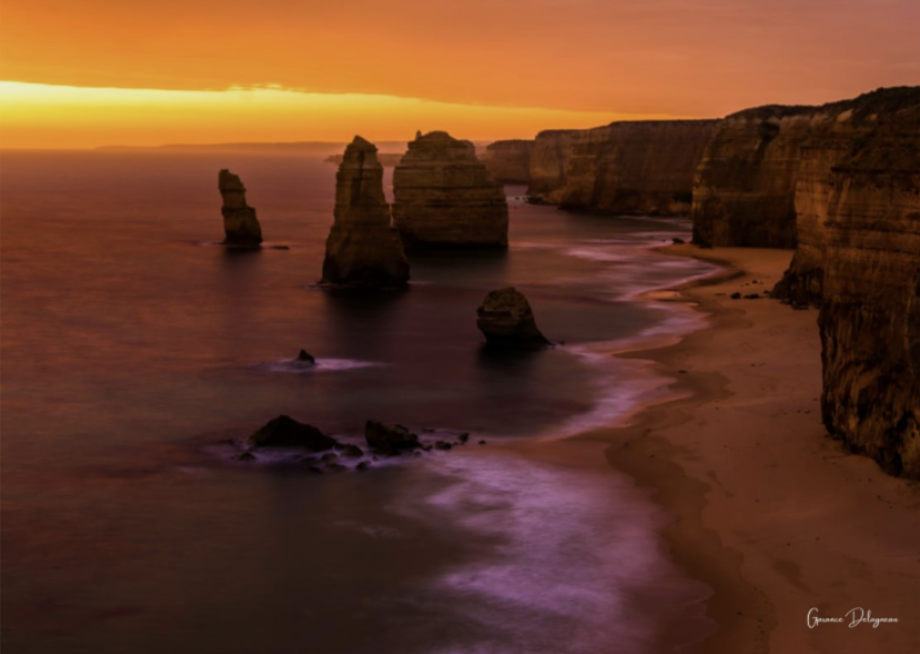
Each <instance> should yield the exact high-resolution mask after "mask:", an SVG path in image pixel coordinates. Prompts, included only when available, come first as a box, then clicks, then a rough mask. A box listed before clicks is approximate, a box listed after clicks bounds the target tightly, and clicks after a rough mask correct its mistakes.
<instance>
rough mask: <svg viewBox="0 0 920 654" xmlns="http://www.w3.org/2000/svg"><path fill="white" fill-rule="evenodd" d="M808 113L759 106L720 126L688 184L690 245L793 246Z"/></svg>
mask: <svg viewBox="0 0 920 654" xmlns="http://www.w3.org/2000/svg"><path fill="white" fill-rule="evenodd" d="M813 112H814V108H813V107H778V106H772V107H761V108H758V109H748V110H746V111H742V112H739V113H737V114H733V115H731V116H729V117H728V118H726V119H725V120H724V121H723V122H722V126H721V127H720V128H719V130H718V132H717V133H716V135H715V136H714V138H713V139H712V141H711V142H710V144H709V146H708V147H707V148H706V152H705V153H704V155H703V160H702V161H701V162H700V165H699V168H698V169H697V173H696V179H695V181H694V185H693V208H692V212H691V215H692V218H693V241H694V242H695V243H697V244H699V245H702V246H724V247H772V248H793V247H795V245H796V214H795V187H796V182H797V180H798V174H799V165H800V154H801V148H802V145H803V143H804V142H805V140H806V139H807V138H808V135H809V130H810V127H811V118H812V114H813Z"/></svg>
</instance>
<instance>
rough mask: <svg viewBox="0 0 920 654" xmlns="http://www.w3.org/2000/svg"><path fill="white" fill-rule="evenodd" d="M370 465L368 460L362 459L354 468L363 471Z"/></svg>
mask: <svg viewBox="0 0 920 654" xmlns="http://www.w3.org/2000/svg"><path fill="white" fill-rule="evenodd" d="M370 467H371V463H370V461H362V462H361V463H359V464H358V465H357V467H355V470H359V471H361V472H364V471H365V470H368V469H370Z"/></svg>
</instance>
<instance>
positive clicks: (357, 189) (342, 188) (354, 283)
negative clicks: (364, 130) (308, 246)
mask: <svg viewBox="0 0 920 654" xmlns="http://www.w3.org/2000/svg"><path fill="white" fill-rule="evenodd" d="M408 281H409V262H408V261H407V260H406V255H405V252H403V248H402V244H401V243H400V241H399V236H398V235H397V233H396V230H395V229H393V227H392V226H391V225H390V208H389V205H387V202H386V198H385V197H384V195H383V166H381V165H380V162H378V161H377V148H376V147H375V146H374V145H373V144H372V143H369V142H368V141H365V140H364V139H363V138H361V137H360V136H356V137H355V139H354V140H353V141H352V142H351V144H350V145H349V146H348V147H347V148H346V150H345V155H344V157H343V159H342V163H341V164H340V165H339V171H338V174H337V175H336V187H335V222H334V223H333V225H332V229H331V231H330V232H329V238H328V239H327V240H326V258H325V260H324V261H323V278H322V282H321V283H323V284H328V285H336V286H350V287H363V288H394V287H402V286H405V285H406V283H407V282H408Z"/></svg>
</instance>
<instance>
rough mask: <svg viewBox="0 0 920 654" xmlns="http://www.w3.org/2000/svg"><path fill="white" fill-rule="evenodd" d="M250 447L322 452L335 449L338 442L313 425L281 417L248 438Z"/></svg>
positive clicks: (288, 417)
mask: <svg viewBox="0 0 920 654" xmlns="http://www.w3.org/2000/svg"><path fill="white" fill-rule="evenodd" d="M248 442H249V446H250V447H253V448H255V447H302V448H305V449H307V450H310V451H311V452H323V451H325V450H330V449H332V448H333V447H337V446H338V445H339V442H338V441H336V440H335V439H334V438H332V437H331V436H326V435H325V434H324V433H323V432H321V431H320V430H319V429H317V428H316V427H314V426H313V425H308V424H304V423H302V422H297V421H296V420H294V419H293V418H291V417H290V416H285V415H281V416H278V417H277V418H274V419H273V420H270V421H269V422H268V423H267V424H266V425H265V426H264V427H262V428H261V429H260V430H259V431H257V432H256V433H254V434H253V435H252V436H250V437H249V441H248Z"/></svg>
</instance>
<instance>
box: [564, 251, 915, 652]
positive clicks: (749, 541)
mask: <svg viewBox="0 0 920 654" xmlns="http://www.w3.org/2000/svg"><path fill="white" fill-rule="evenodd" d="M666 251H667V252H668V253H669V254H683V255H686V256H696V257H701V258H705V259H708V260H712V261H718V262H720V263H723V264H725V265H727V268H726V270H725V271H724V272H723V273H720V275H719V276H718V277H717V278H713V279H709V280H707V281H704V282H697V283H695V284H690V285H688V286H686V287H684V288H681V289H678V292H677V293H674V294H670V296H669V294H668V293H659V294H657V295H656V298H657V299H659V300H665V301H668V300H670V301H685V302H692V303H695V304H697V306H698V308H699V309H700V310H701V311H703V312H704V313H706V314H708V316H709V319H710V323H711V326H710V327H709V328H707V329H704V330H702V331H698V332H695V333H693V334H691V335H689V336H688V337H686V338H684V339H683V340H682V341H680V342H679V343H677V344H672V345H669V346H666V347H663V348H658V349H653V350H644V351H638V352H631V353H628V354H624V355H621V356H627V357H636V358H641V359H650V360H653V361H654V362H655V363H656V371H657V372H658V373H660V374H663V375H668V376H671V377H673V378H674V379H676V380H677V381H676V382H675V383H674V384H673V386H672V389H671V390H673V391H674V393H675V396H674V397H675V398H677V399H672V400H670V401H667V402H664V403H658V404H655V405H653V406H649V407H646V408H645V409H644V410H643V411H641V412H639V413H638V414H636V415H635V416H634V418H633V419H632V421H631V423H630V424H629V425H628V426H625V427H619V428H614V427H612V428H610V429H606V430H597V431H593V432H590V433H586V434H583V435H581V436H579V437H578V440H581V441H585V440H589V441H606V442H608V443H610V445H609V447H608V448H607V450H606V455H607V460H608V462H609V463H610V465H611V466H613V467H615V468H616V469H618V470H621V471H623V472H626V473H627V474H629V475H630V476H632V477H633V478H634V479H635V480H637V482H638V483H639V485H640V486H641V487H644V488H646V489H648V490H649V491H650V492H651V493H652V496H653V498H654V499H655V500H656V501H657V502H658V503H659V504H661V505H662V506H663V507H665V508H666V509H667V511H668V512H669V513H670V514H671V515H672V517H673V521H672V522H671V523H670V524H669V525H668V526H667V527H666V529H665V539H666V542H667V543H668V546H669V548H670V551H671V554H672V556H673V557H674V559H675V560H676V561H677V562H678V563H679V564H680V566H681V567H682V568H683V569H684V570H685V571H687V572H688V573H689V574H690V576H691V577H693V578H695V579H699V580H702V581H704V582H705V583H706V584H708V585H709V586H710V587H711V588H712V589H713V595H712V597H711V598H709V599H708V600H707V601H706V613H707V615H708V616H709V617H710V618H712V619H713V620H715V621H716V623H717V624H718V625H719V629H718V631H717V632H716V633H714V634H713V635H711V636H710V637H709V638H708V639H706V640H705V641H704V642H703V643H702V644H701V645H700V646H699V647H697V648H696V650H697V651H701V652H707V653H720V652H726V653H727V652H731V653H733V654H737V653H741V652H745V653H747V652H750V653H758V652H776V653H782V654H794V653H796V652H835V653H837V652H854V653H855V652H890V653H901V652H903V653H907V652H918V651H920V606H918V604H917V597H918V589H920V485H918V484H911V483H910V482H907V481H904V480H901V479H895V478H892V477H889V476H887V475H885V474H883V473H882V472H881V471H880V470H879V468H878V466H877V465H876V464H875V463H874V462H873V461H871V460H869V459H867V458H865V457H861V456H856V455H851V454H849V453H848V452H847V451H846V450H844V449H843V448H842V447H841V446H840V444H839V443H837V442H836V441H833V440H831V439H829V438H828V437H827V436H826V434H825V431H824V428H823V426H822V424H821V416H820V408H819V397H820V393H821V361H820V352H821V345H820V338H819V334H818V328H817V315H818V312H817V310H815V309H809V310H804V311H796V310H793V309H791V308H790V307H789V306H785V305H782V304H780V303H778V302H776V301H774V300H769V299H760V300H743V299H742V300H731V299H730V298H729V295H730V294H731V293H733V292H735V291H741V292H742V293H745V294H746V293H751V292H755V291H762V290H764V289H770V288H772V286H773V284H774V283H775V282H776V280H777V279H779V277H780V276H781V274H782V272H783V270H785V268H786V266H787V264H788V262H789V260H790V258H791V256H792V252H791V251H777V250H755V249H717V250H708V251H700V250H697V249H695V248H693V247H692V246H689V245H686V246H674V247H669V248H666ZM753 280H757V282H758V283H757V284H754V283H753ZM857 608H859V609H862V610H864V611H865V612H866V615H867V614H868V612H869V611H871V616H872V617H873V618H896V619H897V620H898V622H897V623H896V624H895V623H882V624H879V625H878V627H877V628H873V626H872V625H871V624H869V623H866V622H863V623H861V624H857V625H856V626H854V627H852V628H851V627H850V624H851V622H852V618H853V617H854V614H852V613H851V614H850V615H847V613H848V612H850V611H851V610H852V609H857ZM812 609H816V610H817V614H815V612H814V611H812V615H817V616H818V617H821V618H842V619H843V622H842V623H822V624H818V625H817V626H815V627H814V628H811V629H809V627H808V624H807V622H808V614H809V611H810V610H812ZM677 651H687V650H677Z"/></svg>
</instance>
